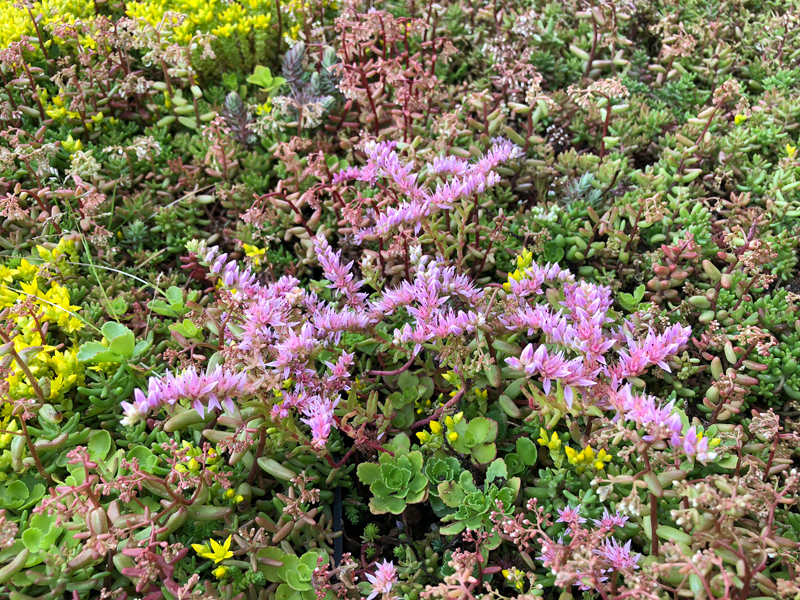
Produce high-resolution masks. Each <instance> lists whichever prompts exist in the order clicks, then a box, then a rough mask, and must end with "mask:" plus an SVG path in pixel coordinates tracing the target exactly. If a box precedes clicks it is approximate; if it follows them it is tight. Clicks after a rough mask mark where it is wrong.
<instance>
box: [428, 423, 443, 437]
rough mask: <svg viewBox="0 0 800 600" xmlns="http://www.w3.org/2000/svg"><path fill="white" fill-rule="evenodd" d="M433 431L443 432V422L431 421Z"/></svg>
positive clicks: (436, 432)
mask: <svg viewBox="0 0 800 600" xmlns="http://www.w3.org/2000/svg"><path fill="white" fill-rule="evenodd" d="M430 426H431V431H432V432H433V433H435V434H438V433H442V424H441V423H439V421H431V422H430Z"/></svg>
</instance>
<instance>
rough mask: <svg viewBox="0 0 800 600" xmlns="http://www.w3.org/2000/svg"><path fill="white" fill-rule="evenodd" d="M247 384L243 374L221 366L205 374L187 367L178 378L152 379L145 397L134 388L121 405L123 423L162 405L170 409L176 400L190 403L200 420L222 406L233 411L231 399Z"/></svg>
mask: <svg viewBox="0 0 800 600" xmlns="http://www.w3.org/2000/svg"><path fill="white" fill-rule="evenodd" d="M246 383H247V376H246V375H245V373H243V372H241V373H235V372H233V371H229V370H227V369H225V368H223V367H221V366H217V367H216V368H215V369H213V370H212V371H208V372H205V373H202V372H198V371H197V370H196V369H195V368H194V367H190V368H189V369H186V370H185V371H183V372H182V373H180V374H179V375H176V374H174V373H167V374H166V375H165V376H164V377H161V378H158V377H151V378H150V380H149V381H148V386H147V394H145V393H144V392H142V391H141V390H139V389H137V390H135V391H134V400H133V402H132V403H130V402H122V403H121V404H122V409H123V411H124V412H125V418H124V419H123V420H122V424H123V425H132V424H133V423H136V422H137V421H139V420H141V419H142V418H143V417H144V416H145V415H146V414H147V413H149V412H151V411H154V410H157V409H159V408H161V407H162V406H165V405H169V406H172V405H174V404H175V403H176V402H178V401H179V400H189V401H190V402H191V403H192V407H193V408H194V409H195V410H196V411H197V412H198V413H200V416H201V417H202V416H203V415H204V414H205V412H206V411H211V410H214V409H220V410H221V409H222V407H223V406H224V407H225V408H226V409H227V410H229V411H233V409H234V404H233V398H235V397H239V396H241V395H242V394H244V392H245V387H246Z"/></svg>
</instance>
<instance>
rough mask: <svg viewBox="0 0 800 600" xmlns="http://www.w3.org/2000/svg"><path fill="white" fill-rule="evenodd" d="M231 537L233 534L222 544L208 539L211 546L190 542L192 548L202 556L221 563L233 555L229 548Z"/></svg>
mask: <svg viewBox="0 0 800 600" xmlns="http://www.w3.org/2000/svg"><path fill="white" fill-rule="evenodd" d="M231 539H233V536H230V535H229V536H228V539H227V540H225V542H224V543H223V544H219V543H218V542H217V541H216V540H209V542H210V544H211V548H209V547H208V546H207V545H205V544H192V548H194V551H195V552H197V553H198V554H199V555H200V556H202V557H203V558H207V559H209V560H213V561H214V563H215V564H216V563H221V562H222V561H223V560H225V559H226V558H230V557H231V556H233V552H231V550H230V548H231Z"/></svg>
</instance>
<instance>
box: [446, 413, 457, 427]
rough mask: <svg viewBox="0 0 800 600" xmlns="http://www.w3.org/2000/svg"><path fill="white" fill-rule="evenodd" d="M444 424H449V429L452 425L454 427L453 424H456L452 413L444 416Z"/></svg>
mask: <svg viewBox="0 0 800 600" xmlns="http://www.w3.org/2000/svg"><path fill="white" fill-rule="evenodd" d="M444 424H445V425H447V427H448V429H449V428H450V427H452V426H453V425H455V421H454V420H453V417H451V416H450V415H447V416H446V417H445V418H444Z"/></svg>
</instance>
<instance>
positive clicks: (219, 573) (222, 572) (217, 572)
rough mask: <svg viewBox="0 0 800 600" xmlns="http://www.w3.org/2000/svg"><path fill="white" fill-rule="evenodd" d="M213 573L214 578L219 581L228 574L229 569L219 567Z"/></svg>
mask: <svg viewBox="0 0 800 600" xmlns="http://www.w3.org/2000/svg"><path fill="white" fill-rule="evenodd" d="M212 573H214V577H216V578H217V579H222V578H223V577H225V576H226V575H227V574H228V567H217V568H216V569H214V570H213V571H212Z"/></svg>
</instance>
